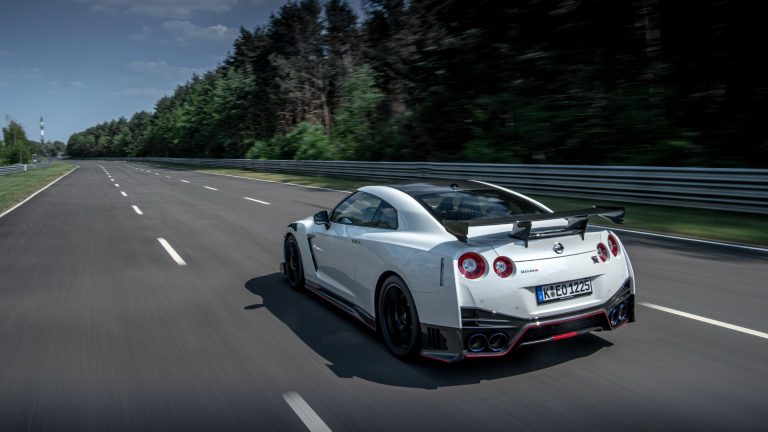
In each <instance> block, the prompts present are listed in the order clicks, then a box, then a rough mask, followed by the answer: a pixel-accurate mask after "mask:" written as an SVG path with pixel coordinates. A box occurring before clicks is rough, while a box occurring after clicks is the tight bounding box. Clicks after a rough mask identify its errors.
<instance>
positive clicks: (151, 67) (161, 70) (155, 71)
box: [130, 60, 205, 79]
mask: <svg viewBox="0 0 768 432" xmlns="http://www.w3.org/2000/svg"><path fill="white" fill-rule="evenodd" d="M130 68H131V69H133V70H134V71H136V72H140V73H143V74H147V75H155V76H162V77H168V78H174V79H177V78H184V79H186V78H191V77H192V74H194V73H197V74H201V73H203V72H205V70H204V69H200V68H191V67H186V66H174V65H171V64H168V63H167V62H165V61H163V60H160V61H144V60H136V61H133V62H131V64H130Z"/></svg>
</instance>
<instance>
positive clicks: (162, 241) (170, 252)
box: [157, 237, 187, 266]
mask: <svg viewBox="0 0 768 432" xmlns="http://www.w3.org/2000/svg"><path fill="white" fill-rule="evenodd" d="M157 241H159V242H160V244H161V245H163V249H165V251H166V252H168V255H170V256H171V258H173V260H174V261H176V264H178V265H180V266H185V265H187V263H186V262H185V261H184V260H183V259H181V255H179V254H178V253H176V251H175V250H173V248H172V247H171V245H170V243H168V241H167V240H165V239H164V238H162V237H158V238H157Z"/></svg>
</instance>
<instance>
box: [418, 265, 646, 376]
mask: <svg viewBox="0 0 768 432" xmlns="http://www.w3.org/2000/svg"><path fill="white" fill-rule="evenodd" d="M631 283H632V281H631V280H630V279H627V281H625V283H624V285H623V286H622V289H621V290H619V292H617V293H616V294H615V295H614V296H613V297H611V298H610V299H609V300H608V301H607V302H605V303H603V304H602V305H600V306H598V307H593V308H589V309H585V310H582V311H578V312H570V313H567V314H562V315H557V316H553V317H547V318H546V319H542V320H537V319H523V318H518V317H513V316H510V315H504V314H499V313H494V312H491V311H488V310H484V309H478V308H462V309H461V318H462V319H461V321H462V328H450V327H441V326H433V325H429V324H422V325H421V330H422V346H423V347H424V348H423V349H422V351H421V355H423V356H425V357H429V358H433V359H435V360H440V361H445V362H454V361H457V360H461V359H463V358H471V357H499V356H503V355H506V354H508V353H509V352H510V351H512V350H513V349H514V348H517V347H521V346H525V345H534V344H539V343H544V342H552V341H556V340H562V339H567V338H570V337H574V336H579V335H581V334H585V333H591V332H595V331H609V330H615V329H617V328H619V327H621V326H623V325H624V324H626V323H629V322H634V321H635V296H634V294H632V293H631V292H632V290H631ZM621 305H623V306H624V311H625V316H624V318H623V319H621V320H618V321H616V320H615V318H616V317H615V316H613V317H614V322H613V323H612V319H611V317H612V312H613V311H618V308H619V307H620V306H621ZM478 334H479V335H482V336H480V338H481V339H482V338H483V337H485V339H486V340H488V339H490V338H491V337H495V340H496V341H499V340H505V339H506V344H504V345H503V346H502V345H499V346H496V347H494V348H491V347H489V346H486V347H484V348H483V349H482V350H479V351H476V350H473V349H470V346H469V343H468V342H469V339H470V337H472V336H474V335H478ZM475 348H476V347H475Z"/></svg>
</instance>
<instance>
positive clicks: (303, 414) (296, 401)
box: [283, 391, 331, 432]
mask: <svg viewBox="0 0 768 432" xmlns="http://www.w3.org/2000/svg"><path fill="white" fill-rule="evenodd" d="M283 399H285V401H286V402H287V403H288V406H290V407H291V409H292V410H293V412H294V413H296V415H297V416H298V417H299V419H301V421H302V422H303V423H304V426H306V427H307V429H309V430H310V431H311V432H331V428H329V427H328V425H327V424H325V422H324V421H323V419H321V418H320V416H319V415H317V413H316V412H315V410H313V409H312V407H311V406H309V404H308V403H307V401H305V400H304V398H302V397H301V395H299V394H298V393H296V392H294V391H292V392H288V393H284V394H283Z"/></svg>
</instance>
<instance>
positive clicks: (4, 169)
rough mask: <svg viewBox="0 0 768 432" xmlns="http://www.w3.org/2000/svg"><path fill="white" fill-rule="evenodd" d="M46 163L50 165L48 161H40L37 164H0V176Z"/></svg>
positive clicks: (38, 166)
mask: <svg viewBox="0 0 768 432" xmlns="http://www.w3.org/2000/svg"><path fill="white" fill-rule="evenodd" d="M45 165H48V162H38V163H36V164H15V165H6V166H0V176H1V175H6V174H14V173H19V172H24V171H27V170H31V169H35V168H40V167H43V166H45Z"/></svg>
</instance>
